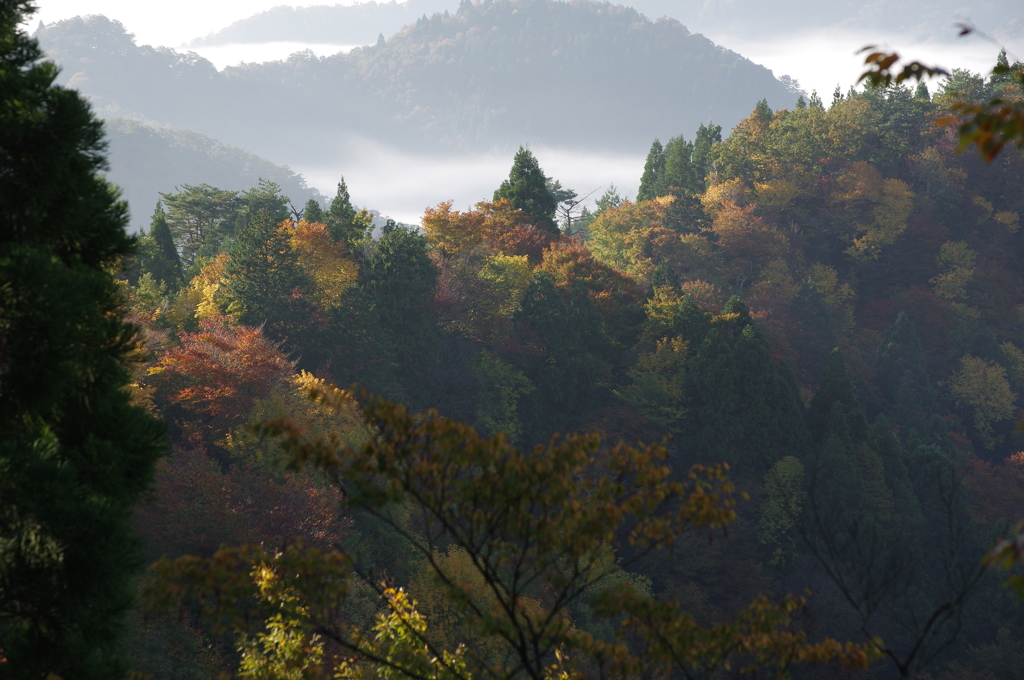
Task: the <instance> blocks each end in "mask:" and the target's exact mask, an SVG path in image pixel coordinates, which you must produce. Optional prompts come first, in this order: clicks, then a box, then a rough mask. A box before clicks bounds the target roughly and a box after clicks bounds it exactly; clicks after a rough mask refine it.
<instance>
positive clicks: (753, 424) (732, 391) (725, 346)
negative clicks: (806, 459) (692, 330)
mask: <svg viewBox="0 0 1024 680" xmlns="http://www.w3.org/2000/svg"><path fill="white" fill-rule="evenodd" d="M686 393H687V399H688V400H689V413H690V418H689V421H688V424H687V426H686V428H685V431H686V436H685V437H681V441H684V442H685V444H686V447H687V448H688V449H690V451H691V455H693V457H694V459H695V460H699V461H704V462H707V461H719V460H724V461H726V462H728V463H730V464H731V465H735V466H736V470H735V473H736V474H737V475H739V476H741V477H742V476H750V475H763V474H764V473H765V472H766V471H767V470H768V468H770V467H771V466H772V465H773V464H775V462H777V461H779V460H781V459H782V458H784V457H785V456H789V455H796V456H800V457H802V456H803V455H805V453H806V446H807V431H806V426H805V424H804V416H803V408H802V406H801V404H800V400H799V393H798V392H797V390H796V385H795V382H793V381H792V379H791V374H790V375H789V376H787V374H786V371H785V370H784V369H783V368H781V367H779V366H777V365H776V364H775V361H774V360H773V359H772V357H771V352H770V348H769V346H768V343H767V341H766V340H765V339H764V336H763V334H762V333H761V332H760V331H759V330H758V329H757V327H756V326H755V325H754V323H753V320H752V319H751V318H750V314H749V312H748V310H747V308H746V305H744V304H743V302H742V301H741V300H740V299H739V298H738V297H733V298H732V299H730V300H729V302H728V303H727V304H726V306H725V308H724V309H723V310H722V316H720V317H717V318H716V319H714V320H712V323H711V329H710V330H709V331H708V332H707V335H706V336H705V338H704V340H703V342H702V343H701V344H700V346H699V348H698V349H697V354H696V356H695V357H694V358H693V360H692V361H691V363H690V368H689V370H688V372H687V376H686Z"/></svg>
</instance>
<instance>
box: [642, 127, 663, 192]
mask: <svg viewBox="0 0 1024 680" xmlns="http://www.w3.org/2000/svg"><path fill="white" fill-rule="evenodd" d="M664 191H665V151H664V149H663V148H662V146H661V142H659V141H658V140H657V139H655V140H654V143H653V144H651V150H650V151H648V152H647V161H646V162H645V163H644V174H643V175H642V176H641V177H640V189H639V190H638V191H637V192H636V200H637V202H640V201H650V200H652V199H655V198H658V197H659V196H662V195H663V193H664Z"/></svg>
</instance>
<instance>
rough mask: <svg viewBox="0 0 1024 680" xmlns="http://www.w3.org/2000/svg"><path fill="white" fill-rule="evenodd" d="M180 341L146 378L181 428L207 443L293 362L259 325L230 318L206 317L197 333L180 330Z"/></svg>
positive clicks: (245, 411)
mask: <svg viewBox="0 0 1024 680" xmlns="http://www.w3.org/2000/svg"><path fill="white" fill-rule="evenodd" d="M178 339H179V341H180V343H181V344H180V345H178V346H177V347H172V348H170V349H168V350H167V351H166V352H164V353H163V354H162V355H161V356H160V358H159V361H158V362H157V363H156V365H155V366H154V367H153V368H152V369H150V374H151V375H150V378H149V381H150V382H151V384H153V385H154V386H155V387H156V389H157V391H158V393H159V394H160V395H161V396H162V398H164V399H166V400H167V402H169V403H170V404H173V405H175V406H177V407H179V408H180V411H179V413H180V414H181V420H182V422H181V426H182V427H183V428H185V429H186V430H189V431H198V432H201V433H203V436H204V438H205V439H206V441H208V442H213V441H214V440H216V439H219V438H221V437H223V436H224V435H225V434H226V433H227V432H229V431H230V430H231V429H232V428H234V427H236V426H238V425H240V424H242V423H243V422H245V419H246V417H247V416H248V415H249V412H250V411H251V410H252V408H253V404H254V403H255V401H256V399H259V398H260V397H263V396H266V395H267V394H268V393H269V392H270V390H271V388H272V387H273V386H274V385H275V384H276V383H277V382H278V381H280V380H281V379H282V378H283V376H284V375H286V374H287V373H289V372H290V371H291V369H292V366H293V364H292V362H291V361H289V360H288V359H287V358H286V357H285V356H284V354H282V353H281V351H280V350H279V349H278V348H277V346H276V345H275V344H274V343H273V342H272V341H270V340H269V339H267V338H266V337H265V336H264V335H263V331H262V330H261V329H259V328H254V327H251V326H242V325H238V324H236V323H235V322H234V321H233V320H232V319H231V318H230V317H213V318H209V319H204V320H202V321H201V322H200V330H199V331H198V332H196V333H188V332H185V331H182V332H181V333H179V336H178Z"/></svg>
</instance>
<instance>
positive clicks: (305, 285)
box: [225, 212, 311, 352]
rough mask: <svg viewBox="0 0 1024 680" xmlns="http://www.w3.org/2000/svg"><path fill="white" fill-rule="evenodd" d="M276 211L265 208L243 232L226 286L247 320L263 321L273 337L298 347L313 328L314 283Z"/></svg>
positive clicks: (253, 323) (290, 347)
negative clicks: (310, 296) (311, 294)
mask: <svg viewBox="0 0 1024 680" xmlns="http://www.w3.org/2000/svg"><path fill="white" fill-rule="evenodd" d="M276 217H277V216H276V215H274V214H272V213H269V212H263V213H261V214H259V215H257V216H255V218H254V219H252V220H251V221H250V223H249V225H248V226H247V227H246V228H245V229H244V230H243V231H242V232H241V233H240V234H238V237H237V238H236V239H235V242H234V244H233V246H232V249H231V259H230V260H228V264H227V267H226V268H225V274H226V278H227V280H228V284H227V289H228V295H229V296H230V298H231V299H232V303H231V305H232V307H230V309H232V310H233V311H237V312H239V313H240V319H241V321H242V323H244V324H247V325H250V326H260V325H262V326H263V329H264V332H265V333H266V334H267V336H268V337H270V338H273V339H274V340H276V341H278V342H281V343H283V344H284V347H285V349H286V350H288V351H290V352H296V351H297V350H299V348H300V345H299V343H300V342H302V341H303V339H304V338H305V336H306V334H307V331H308V330H309V328H308V324H309V321H310V316H311V304H310V303H309V302H308V301H307V299H306V298H305V295H306V293H307V292H308V289H309V285H310V284H309V280H308V278H307V277H306V273H305V272H304V271H303V269H302V268H301V267H300V266H299V261H298V254H297V253H295V251H293V250H292V248H291V245H290V244H289V238H288V235H287V234H286V233H284V232H283V231H281V230H280V229H279V228H278V224H277V221H276Z"/></svg>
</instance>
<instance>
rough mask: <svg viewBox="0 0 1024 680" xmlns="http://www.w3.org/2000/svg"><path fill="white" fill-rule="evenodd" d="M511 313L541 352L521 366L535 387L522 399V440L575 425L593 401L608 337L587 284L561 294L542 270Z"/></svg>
mask: <svg viewBox="0 0 1024 680" xmlns="http://www.w3.org/2000/svg"><path fill="white" fill-rule="evenodd" d="M514 319H515V321H516V323H517V324H522V326H523V327H525V328H528V329H529V331H530V332H532V333H533V334H534V335H535V337H536V339H537V340H539V342H540V349H541V350H542V352H543V354H542V355H536V356H534V357H532V359H531V360H530V361H529V362H528V363H529V365H527V366H525V367H524V368H525V371H524V372H525V373H526V377H527V378H529V379H530V381H531V382H532V383H533V384H534V385H535V386H536V388H537V389H536V391H535V392H533V393H532V394H531V396H530V397H529V399H528V400H527V402H526V403H524V404H523V405H522V410H523V421H524V422H523V425H524V430H525V432H524V440H525V442H527V443H530V444H533V443H540V442H544V441H546V440H547V439H548V437H550V436H551V434H553V433H555V432H562V433H563V434H564V433H565V432H567V431H570V430H572V429H575V428H576V427H577V426H578V425H579V420H580V417H581V416H582V415H583V412H584V411H585V410H586V409H587V408H589V407H591V406H593V405H594V403H595V400H596V399H597V397H598V386H599V384H600V377H601V375H602V374H603V373H604V372H606V370H607V367H608V363H607V359H608V356H609V352H610V349H611V342H610V340H609V339H608V336H607V335H606V333H605V331H604V328H603V322H602V319H601V315H600V313H599V312H598V311H597V308H596V307H595V306H594V302H593V300H591V298H590V294H589V292H588V291H587V289H586V288H584V287H583V286H579V287H577V288H576V289H575V290H573V292H572V294H571V296H570V297H569V299H568V300H566V299H564V298H563V296H562V294H560V293H559V291H558V290H557V289H556V288H555V285H554V283H553V282H552V281H551V279H550V277H549V276H548V275H547V274H546V273H544V272H539V273H538V274H536V275H535V276H534V278H533V280H532V281H531V282H530V285H529V286H528V287H527V289H526V291H525V293H524V294H523V299H522V306H521V308H520V310H519V311H518V312H517V313H516V315H515V317H514Z"/></svg>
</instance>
